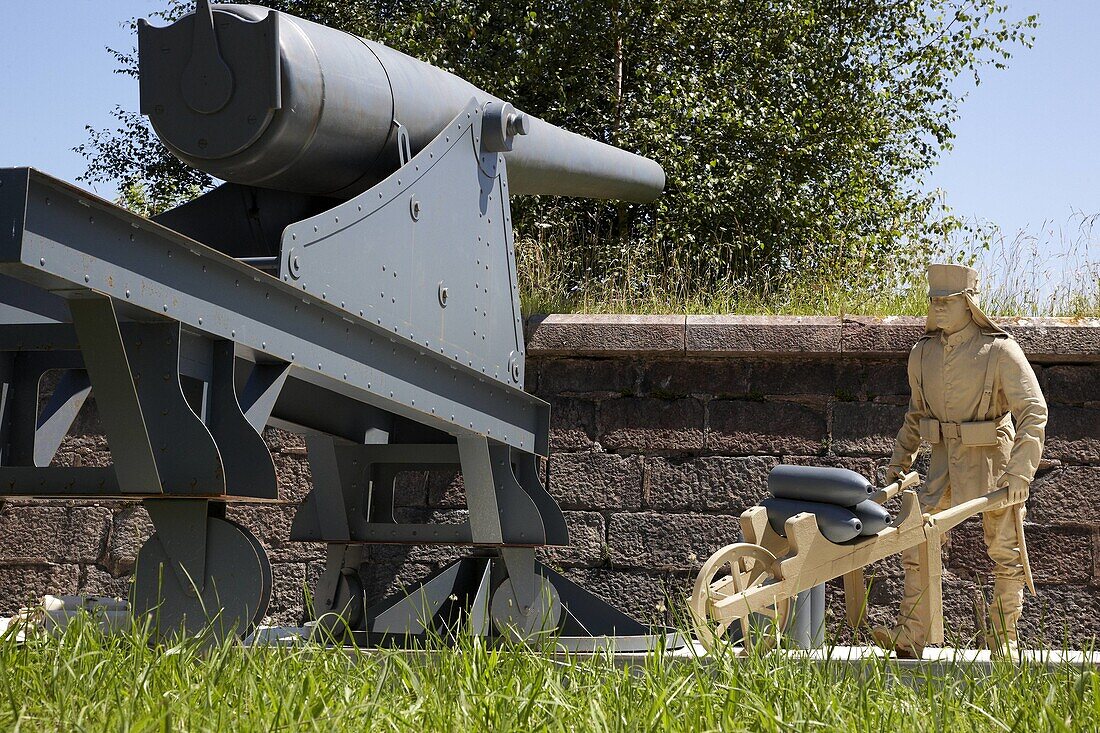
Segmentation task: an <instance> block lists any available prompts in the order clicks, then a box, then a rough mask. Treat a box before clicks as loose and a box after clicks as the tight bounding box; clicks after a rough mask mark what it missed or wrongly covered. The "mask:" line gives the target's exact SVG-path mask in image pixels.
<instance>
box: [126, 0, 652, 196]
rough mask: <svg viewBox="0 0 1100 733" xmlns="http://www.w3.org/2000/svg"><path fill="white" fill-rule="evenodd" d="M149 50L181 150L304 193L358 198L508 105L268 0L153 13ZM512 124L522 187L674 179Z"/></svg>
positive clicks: (646, 164)
mask: <svg viewBox="0 0 1100 733" xmlns="http://www.w3.org/2000/svg"><path fill="white" fill-rule="evenodd" d="M138 51H139V72H140V86H141V111H142V113H143V114H146V115H148V117H149V119H150V122H151V123H152V126H153V129H154V130H155V131H156V133H157V135H158V137H159V138H160V139H161V141H163V142H164V144H165V145H166V146H167V147H168V149H169V150H170V151H172V153H173V154H175V155H176V156H177V157H179V158H180V159H181V160H182V161H183V162H185V163H187V164H188V165H190V166H193V167H195V168H198V169H200V170H203V171H206V172H207V173H210V174H211V175H213V176H216V177H218V178H221V179H223V180H226V181H232V182H235V183H242V184H246V185H251V186H259V187H264V188H274V189H280V190H285V191H294V192H298V193H306V194H314V195H325V196H335V197H341V198H349V197H350V196H352V195H355V194H357V193H359V192H361V191H364V190H366V189H367V188H369V187H370V186H371V185H373V184H375V183H377V182H378V181H380V180H382V179H383V178H385V177H386V176H387V175H389V174H390V173H392V172H393V171H394V170H395V169H396V168H397V167H398V166H399V162H400V161H401V160H402V158H401V157H399V156H401V154H402V152H405V153H406V154H407V153H412V154H415V153H416V152H417V151H419V150H420V149H422V148H423V147H424V146H426V145H427V144H428V143H429V142H430V141H431V140H433V139H434V138H435V137H436V136H437V135H439V134H441V133H442V132H443V131H444V128H446V126H447V124H448V123H449V122H450V121H451V120H452V119H453V118H454V117H455V116H456V115H457V114H459V113H460V112H461V111H462V110H463V109H464V108H465V107H466V105H467V104H468V103H469V102H470V100H471V99H477V100H478V101H479V102H481V103H487V102H494V101H495V102H500V100H498V99H497V98H496V97H494V96H493V95H491V94H489V93H488V92H485V91H483V90H481V89H478V88H477V87H475V86H474V85H472V84H470V83H469V82H467V81H465V80H464V79H461V78H459V77H458V76H455V75H454V74H451V73H449V72H446V71H444V70H442V69H438V68H436V67H434V66H431V65H430V64H427V63H424V62H422V61H419V60H417V59H414V58H412V57H410V56H407V55H405V54H403V53H401V52H399V51H395V50H393V49H391V48H388V47H386V46H384V45H382V44H379V43H375V42H373V41H369V40H366V39H363V38H359V37H357V36H353V35H351V34H349V33H345V32H343V31H339V30H335V29H333V28H328V27H325V26H322V25H318V24H316V23H312V22H310V21H307V20H303V19H301V18H297V17H294V16H291V15H287V14H285V13H281V12H277V11H274V10H270V9H268V8H264V7H259V6H254V5H221V4H219V5H214V6H210V4H209V0H200V1H199V3H198V6H197V8H196V10H195V12H194V13H191V14H189V15H186V16H184V17H182V18H180V19H179V20H178V21H176V22H175V23H173V24H172V25H169V26H167V27H163V28H158V27H154V26H151V25H149V24H148V23H146V22H145V21H140V22H139V31H138ZM511 123H512V124H513V125H514V126H516V127H518V128H520V129H518V130H513V131H511V132H516V131H518V132H521V133H522V132H526V135H525V136H524V137H523V138H520V139H518V140H516V141H515V144H514V149H512V150H509V151H507V152H506V159H507V163H508V175H509V178H508V180H509V186H510V189H511V192H512V193H517V194H556V195H564V196H581V197H586V198H599V199H618V200H625V201H636V202H646V201H651V200H653V199H655V198H656V197H657V196H658V195H659V194H660V192H661V190H662V189H663V187H664V181H665V177H664V171H663V170H662V169H661V167H660V166H659V165H658V164H657V163H655V162H654V161H652V160H649V159H647V158H643V157H641V156H639V155H634V154H633V153H629V152H626V151H624V150H620V149H618V148H615V147H612V146H610V145H605V144H604V143H601V142H597V141H595V140H591V139H588V138H585V137H582V136H581V135H577V134H575V133H571V132H568V131H566V130H563V129H561V128H559V127H556V126H554V125H552V124H550V123H548V122H545V121H543V120H540V119H537V118H534V117H531V116H529V115H523V114H522V113H518V114H517V115H516V116H515V117H513V118H512V119H511ZM406 135H407V138H405V139H407V141H408V147H407V148H404V144H403V140H402V138H403V137H404V136H406ZM507 137H508V138H511V135H508V136H507ZM402 148H404V150H402Z"/></svg>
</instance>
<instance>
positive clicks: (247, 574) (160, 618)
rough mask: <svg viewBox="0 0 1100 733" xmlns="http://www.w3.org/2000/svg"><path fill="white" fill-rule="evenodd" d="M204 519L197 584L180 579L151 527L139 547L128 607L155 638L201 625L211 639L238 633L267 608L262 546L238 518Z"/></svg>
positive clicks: (268, 572) (195, 629) (198, 628)
mask: <svg viewBox="0 0 1100 733" xmlns="http://www.w3.org/2000/svg"><path fill="white" fill-rule="evenodd" d="M206 522H207V524H206V548H205V550H206V577H205V578H203V582H202V584H201V588H200V587H199V583H198V579H196V580H195V582H185V581H183V580H181V579H180V577H179V575H178V574H177V573H176V572H175V570H174V569H173V568H174V565H173V562H172V561H171V559H170V558H169V557H168V553H167V551H166V550H165V549H164V545H163V544H162V543H161V541H160V538H159V536H158V535H157V534H156V533H155V532H154V533H153V535H152V536H151V537H150V538H149V539H148V540H147V541H146V542H145V544H144V545H142V547H141V550H139V551H138V556H137V565H136V567H135V570H134V585H133V588H132V589H131V592H130V602H131V608H132V609H133V614H134V617H135V618H137V619H138V620H139V621H140V620H143V619H144V618H148V619H149V620H150V628H151V631H152V634H153V638H154V639H155V640H158V641H168V640H171V639H174V638H177V637H178V636H180V635H191V634H195V633H198V632H200V631H203V630H206V631H208V632H209V634H210V637H209V638H210V639H211V640H212V641H220V640H222V639H225V638H227V637H230V636H236V637H238V638H241V637H244V636H247V635H248V633H249V632H250V631H251V630H252V628H253V627H254V626H255V624H256V623H257V622H258V621H259V620H260V619H262V618H263V615H264V613H265V612H266V611H267V603H268V601H269V600H270V598H271V565H270V563H269V561H268V559H267V552H266V551H265V550H264V548H263V545H261V544H260V543H259V542H257V541H256V538H255V537H253V536H252V533H251V532H249V531H248V530H246V529H244V528H243V527H241V526H239V525H237V524H236V523H233V522H229V521H227V520H224V519H218V518H216V517H208V518H207V520H206ZM196 590H198V591H199V592H196Z"/></svg>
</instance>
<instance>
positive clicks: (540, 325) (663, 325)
mask: <svg viewBox="0 0 1100 733" xmlns="http://www.w3.org/2000/svg"><path fill="white" fill-rule="evenodd" d="M995 320H996V321H997V323H998V324H999V325H1001V326H1002V327H1003V328H1004V329H1005V330H1006V331H1008V332H1009V333H1011V334H1012V335H1013V336H1014V337H1015V338H1016V339H1017V340H1018V341H1019V342H1020V345H1021V346H1022V347H1023V349H1024V351H1025V353H1027V355H1028V357H1029V358H1030V359H1031V360H1032V361H1038V362H1046V363H1055V362H1069V363H1082V362H1100V318H998V319H995ZM526 332H527V352H528V355H529V356H557V355H570V356H627V355H631V354H637V355H644V356H650V357H659V356H676V355H678V354H698V355H711V356H739V355H749V354H751V355H754V356H762V355H769V354H775V355H784V356H792V355H797V356H808V357H809V356H813V357H822V356H878V357H889V356H902V355H904V354H906V353H908V352H909V349H910V348H911V347H912V346H913V344H914V343H915V342H916V340H917V339H918V338H919V337H920V336H921V334H922V333H924V319H923V318H916V317H911V316H887V317H884V318H878V317H870V316H844V317H840V316H736V315H722V316H680V315H668V316H642V315H597V314H553V315H541V314H540V315H532V316H529V317H528V318H527V320H526Z"/></svg>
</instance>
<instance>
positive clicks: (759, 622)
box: [688, 542, 794, 654]
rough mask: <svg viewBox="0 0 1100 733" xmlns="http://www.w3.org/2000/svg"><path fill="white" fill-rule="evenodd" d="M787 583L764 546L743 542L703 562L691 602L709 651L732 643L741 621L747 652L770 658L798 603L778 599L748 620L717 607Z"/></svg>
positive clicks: (697, 631) (698, 631)
mask: <svg viewBox="0 0 1100 733" xmlns="http://www.w3.org/2000/svg"><path fill="white" fill-rule="evenodd" d="M778 580H782V577H781V575H780V570H779V561H778V560H777V559H776V557H775V555H773V554H772V553H771V552H770V551H769V550H767V549H766V548H764V547H761V546H760V545H754V544H752V543H748V542H738V543H736V544H732V545H727V546H725V547H723V548H722V549H720V550H718V551H717V552H715V553H714V554H713V555H711V556H710V558H709V559H708V560H707V561H706V562H705V563H703V567H702V569H701V570H700V571H699V575H698V576H697V577H696V580H695V588H694V589H693V591H692V594H691V598H689V599H688V609H689V611H690V613H691V620H692V622H693V623H694V625H695V635H696V637H698V639H699V641H700V642H702V644H703V646H704V647H706V649H707V650H708V651H711V652H713V651H715V650H717V649H719V648H721V647H723V646H724V645H726V644H728V643H729V641H730V638H729V636H727V632H728V631H729V628H730V626H731V625H732V624H733V623H734V622H735V621H736V622H738V624H739V626H740V632H741V646H742V649H743V650H744V653H746V654H748V653H751V652H755V653H764V652H767V651H769V650H770V649H772V648H773V647H774V646H775V645H776V643H777V642H778V641H779V636H780V634H781V633H782V632H783V630H784V629H785V628H786V626H787V620H788V619H789V618H790V615H791V609H792V607H793V605H794V599H793V598H776V599H774V603H773V604H772V605H770V606H767V607H765V608H762V609H759V610H758V611H757V612H755V613H752V614H749V615H744V616H733V615H730V616H727V615H725V614H724V613H723V612H722V610H721V609H718V608H716V607H715V604H716V603H718V602H719V601H722V600H724V599H726V598H729V597H731V596H734V595H737V594H738V593H744V592H745V591H749V590H752V589H755V588H759V587H761V586H764V585H768V584H770V583H774V582H776V581H778Z"/></svg>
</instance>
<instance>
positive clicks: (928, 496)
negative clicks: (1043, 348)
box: [890, 322, 1047, 507]
mask: <svg viewBox="0 0 1100 733" xmlns="http://www.w3.org/2000/svg"><path fill="white" fill-rule="evenodd" d="M998 352H999V353H998ZM991 356H994V357H996V359H997V361H996V364H995V367H994V368H995V376H994V380H993V399H992V400H990V407H989V409H988V411H987V413H986V414H983V415H979V414H978V408H979V407H980V405H981V399H982V390H983V387H984V384H985V376H986V370H987V368H988V361H989V359H990V358H991ZM909 388H910V393H911V395H912V396H911V398H910V402H909V410H908V412H907V413H906V415H905V423H904V424H903V425H902V428H901V430H900V431H899V432H898V438H897V445H896V448H895V450H894V455H893V458H891V460H890V465H892V466H902V467H904V468H908V467H909V466H911V465H912V463H913V460H914V458H915V457H916V454H917V450H918V448H919V447H920V440H921V436H920V421H921V419H922V418H934V419H936V420H939V421H940V422H941V423H948V424H960V423H967V422H976V421H983V420H1000V419H1001V418H1003V417H1005V416H1006V415H1008V414H1011V415H1012V416H1013V418H1014V420H1015V423H1016V425H1015V429H1013V426H1012V424H1011V422H1009V421H1008V420H1004V421H1003V422H1002V423H1001V425H999V426H998V429H997V436H998V445H996V446H965V445H963V443H962V440H961V439H960V438H958V437H954V436H953V437H948V436H946V435H945V436H944V437H942V438H941V440H940V442H939V443H938V444H935V445H934V446H933V450H932V462H931V465H930V466H929V469H928V477H927V479H926V482H925V487H924V490H923V491H922V492H921V503H922V504H924V505H925V506H926V507H934V506H936V505H937V504H939V502H940V499H941V498H942V496H943V494H944V492H945V490H946V489H947V488H948V487H950V488H951V493H952V496H953V501H952V503H954V504H958V503H961V502H964V501H967V500H969V499H974V498H977V497H979V496H981V495H983V494H987V493H989V492H990V491H993V490H994V489H996V488H997V485H996V484H997V480H998V479H999V478H1000V477H1001V474H1002V473H1009V474H1013V475H1016V476H1019V477H1021V478H1023V479H1025V480H1027V481H1031V480H1032V479H1033V478H1034V477H1035V471H1036V469H1037V468H1038V467H1039V457H1040V455H1041V454H1042V451H1043V438H1044V435H1045V432H1046V424H1047V405H1046V401H1045V400H1044V399H1043V394H1042V391H1041V390H1040V389H1039V383H1038V380H1037V379H1036V378H1035V372H1034V371H1032V369H1031V365H1030V364H1028V362H1027V358H1026V357H1025V356H1024V352H1023V351H1022V350H1021V349H1020V346H1019V344H1017V343H1016V340H1015V339H1013V338H1011V337H1008V336H1004V335H1003V334H1000V333H998V332H993V331H983V330H982V328H981V327H980V326H979V325H978V324H977V323H974V322H971V323H970V324H969V325H967V326H966V327H965V328H964V329H962V330H961V331H959V332H957V333H954V334H951V335H944V334H943V332H942V331H937V332H934V333H931V334H929V335H927V336H925V337H924V338H922V339H921V340H920V341H918V342H917V344H916V346H914V347H913V350H912V352H911V353H910V354H909ZM944 432H945V433H950V432H952V431H950V430H947V431H944Z"/></svg>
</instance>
